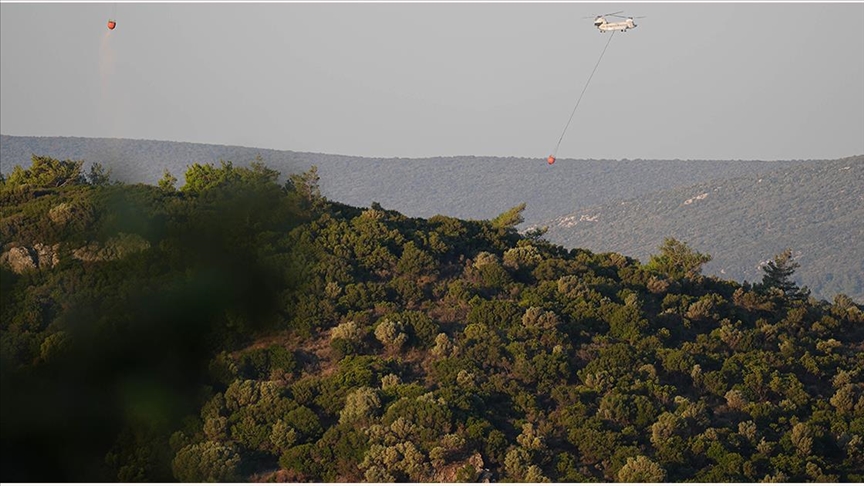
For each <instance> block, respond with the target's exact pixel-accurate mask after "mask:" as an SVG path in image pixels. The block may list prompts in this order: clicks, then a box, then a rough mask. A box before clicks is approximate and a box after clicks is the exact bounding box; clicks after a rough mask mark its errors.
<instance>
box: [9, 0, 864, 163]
mask: <svg viewBox="0 0 864 486" xmlns="http://www.w3.org/2000/svg"><path fill="white" fill-rule="evenodd" d="M115 8H116V20H117V22H118V27H117V29H116V30H114V31H113V32H110V33H109V32H108V30H107V29H106V28H105V23H106V21H107V20H108V18H109V17H110V16H112V15H113V12H114V9H115ZM615 10H625V12H626V13H627V14H630V15H637V16H641V15H644V16H647V17H646V18H644V19H640V20H637V23H639V27H638V28H637V29H635V30H633V31H630V32H627V33H617V34H615V37H614V38H613V40H612V42H611V44H610V45H609V49H608V51H607V53H606V56H605V58H604V60H603V62H602V64H601V65H600V67H599V69H598V71H597V73H596V74H595V76H594V79H593V81H592V83H591V85H590V86H589V88H588V91H587V92H586V94H585V97H584V99H583V100H582V103H581V105H580V107H579V110H578V111H577V112H576V115H575V117H574V119H573V122H572V124H571V126H570V130H569V131H568V133H567V135H566V136H565V138H564V141H563V143H562V145H561V149H560V151H559V157H568V158H612V159H621V158H630V159H635V158H643V159H675V158H679V159H766V160H768V159H770V160H773V159H808V158H835V157H844V156H849V155H854V154H861V153H864V29H862V25H864V3H843V4H747V3H744V4H742V3H735V4H698V3H686V4H680V3H664V4H657V3H638V4H624V3H603V4H587V3H568V4H562V3H555V4H529V3H523V4H500V3H499V4H454V3H447V4H416V3H415V4H410V3H407V4H406V3H402V4H382V3H375V4H345V3H341V4H314V3H311V4H310V3H287V4H286V3H276V4H273V3H269V4H239V3H238V4H172V3H149V4H140V3H135V4H128V3H118V4H116V7H115V4H113V3H103V4H12V3H3V4H2V5H0V131H2V133H4V134H7V135H50V136H85V137H123V138H137V139H157V140H174V141H185V142H205V143H217V144H226V145H245V146H252V147H263V148H272V149H284V150H297V151H310V152H325V153H338V154H347V155H361V156H375V157H394V156H397V157H426V156H439V155H440V156H451V155H494V156H520V157H524V156H527V157H538V158H544V157H545V156H546V155H547V154H549V153H550V152H551V151H552V150H553V148H554V146H555V143H556V142H557V141H558V137H559V136H560V134H561V130H562V129H563V127H564V124H565V122H566V121H567V118H568V117H569V115H570V112H571V110H572V108H573V104H574V102H575V101H576V98H577V96H578V95H579V92H580V91H581V90H582V87H583V85H584V83H585V81H586V79H587V77H588V75H589V74H590V72H591V69H592V68H593V66H594V63H595V62H596V60H597V57H598V55H599V54H600V52H601V50H602V48H603V46H604V44H605V42H606V41H607V39H608V35H609V34H600V33H599V32H598V31H597V30H596V29H594V27H593V26H592V21H591V19H583V18H582V17H585V16H591V15H593V14H597V13H605V12H609V11H615Z"/></svg>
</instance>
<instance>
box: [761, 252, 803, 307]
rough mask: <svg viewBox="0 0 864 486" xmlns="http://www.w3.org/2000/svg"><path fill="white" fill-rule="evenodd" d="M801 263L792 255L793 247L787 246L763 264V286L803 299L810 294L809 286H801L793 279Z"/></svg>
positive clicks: (766, 288)
mask: <svg viewBox="0 0 864 486" xmlns="http://www.w3.org/2000/svg"><path fill="white" fill-rule="evenodd" d="M800 266H801V265H800V264H799V263H798V262H796V261H795V259H794V257H793V256H792V249H791V248H787V249H786V250H783V252H782V253H780V254H778V255H775V256H774V259H773V260H771V261H769V262H768V263H767V264H765V265H763V266H762V271H763V272H765V275H763V276H762V288H763V289H765V290H770V289H777V290H779V291H781V292H783V295H785V296H787V297H792V298H797V299H803V298H806V297H807V296H809V295H810V289H808V288H807V287H804V288H803V289H802V288H799V287H798V285H797V284H796V283H795V281H794V280H792V275H793V274H794V273H795V270H796V269H797V268H798V267H800Z"/></svg>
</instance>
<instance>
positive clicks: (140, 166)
mask: <svg viewBox="0 0 864 486" xmlns="http://www.w3.org/2000/svg"><path fill="white" fill-rule="evenodd" d="M0 149H2V150H0V168H2V172H3V173H4V174H8V173H9V171H10V170H11V168H12V167H13V166H14V165H22V166H24V167H26V166H28V165H29V164H30V157H31V155H32V154H36V155H46V156H50V157H54V158H58V159H72V160H85V161H86V162H88V163H91V162H99V163H101V164H103V165H104V166H106V167H111V168H113V176H114V177H115V178H119V179H121V180H124V181H129V182H144V183H148V184H154V183H155V182H156V181H157V180H158V179H159V178H160V177H162V173H163V171H164V170H165V169H168V170H170V171H171V172H172V173H173V174H174V175H176V176H181V175H182V174H183V173H185V169H186V166H187V165H189V164H192V163H194V162H201V163H207V162H217V161H218V160H220V159H221V160H227V161H232V162H234V163H235V164H236V165H246V164H248V163H249V162H251V161H252V160H254V159H255V157H256V156H258V155H260V156H261V157H262V158H263V159H264V162H265V163H266V164H267V165H268V166H269V167H272V168H274V169H276V170H279V171H281V172H282V173H283V174H287V173H295V172H302V171H305V170H307V169H309V167H310V166H312V165H317V166H318V172H319V174H320V175H321V190H322V192H323V194H324V195H325V196H326V197H329V198H331V199H333V200H337V201H341V202H344V203H346V204H353V205H356V206H367V205H369V204H371V203H372V202H373V201H377V202H378V203H380V204H382V205H383V206H384V207H386V208H392V209H395V210H397V211H399V212H401V213H403V214H406V215H408V216H414V217H429V216H434V215H436V214H444V215H448V216H453V217H458V218H466V219H488V218H492V217H494V216H496V215H497V214H499V213H500V212H501V211H504V210H505V209H507V208H510V207H513V206H516V205H517V204H520V203H523V202H525V203H527V209H526V211H525V214H524V217H525V221H526V223H527V224H532V223H537V222H540V221H544V220H548V219H552V218H555V217H558V216H560V215H562V214H567V213H569V212H570V211H572V209H573V208H574V207H585V206H590V205H596V204H603V203H606V202H611V201H614V200H620V199H625V198H632V197H636V196H639V195H641V194H647V193H651V192H654V191H657V190H661V189H668V188H673V187H677V186H681V185H689V184H693V183H696V182H701V181H706V180H710V179H715V178H724V177H736V176H741V175H749V174H755V173H764V172H768V171H772V170H776V169H780V168H784V167H791V166H794V165H799V164H814V163H815V162H802V161H792V162H763V161H681V160H672V161H669V160H665V161H662V160H661V161H652V160H636V161H613V160H566V159H561V160H559V161H558V162H557V163H556V164H555V165H554V166H548V165H547V164H546V162H545V159H543V158H542V157H538V158H537V159H525V158H514V157H510V158H502V157H471V156H466V157H436V158H425V159H376V158H364V157H348V156H340V155H328V154H315V153H303V152H292V151H284V150H268V149H257V148H248V147H232V146H224V145H208V144H193V143H180V142H162V141H153V140H127V139H100V138H76V137H16V136H8V135H2V136H0ZM181 182H182V181H181Z"/></svg>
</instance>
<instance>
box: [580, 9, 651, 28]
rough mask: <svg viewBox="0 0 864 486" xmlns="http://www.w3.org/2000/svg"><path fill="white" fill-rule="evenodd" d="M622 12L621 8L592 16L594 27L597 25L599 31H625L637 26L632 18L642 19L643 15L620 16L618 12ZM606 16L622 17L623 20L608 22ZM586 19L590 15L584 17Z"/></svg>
mask: <svg viewBox="0 0 864 486" xmlns="http://www.w3.org/2000/svg"><path fill="white" fill-rule="evenodd" d="M621 12H623V10H619V11H618V12H612V13H608V14H603V15H598V16H596V17H594V27H597V30H599V31H600V32H612V31H615V30H620V31H621V32H627V30H629V29H635V28H636V27H637V25H636V23H635V22H633V19H642V18H644V17H622V16H620V15H618V14H620V13H621ZM606 17H618V18H619V19H624V21H623V22H609V21H607V20H606ZM584 18H586V19H590V18H591V17H584Z"/></svg>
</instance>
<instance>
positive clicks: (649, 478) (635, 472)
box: [618, 456, 666, 483]
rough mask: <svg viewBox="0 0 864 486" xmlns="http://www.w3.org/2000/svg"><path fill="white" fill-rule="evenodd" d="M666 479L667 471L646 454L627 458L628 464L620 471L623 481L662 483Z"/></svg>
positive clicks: (620, 479) (620, 478) (620, 477)
mask: <svg viewBox="0 0 864 486" xmlns="http://www.w3.org/2000/svg"><path fill="white" fill-rule="evenodd" d="M665 479H666V471H665V470H664V469H663V468H662V467H660V465H659V464H657V463H656V462H654V461H652V460H651V459H649V458H647V457H645V456H636V457H629V458H627V464H624V466H622V467H621V469H620V470H619V471H618V480H619V481H621V482H622V483H662V482H663V480H665Z"/></svg>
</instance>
